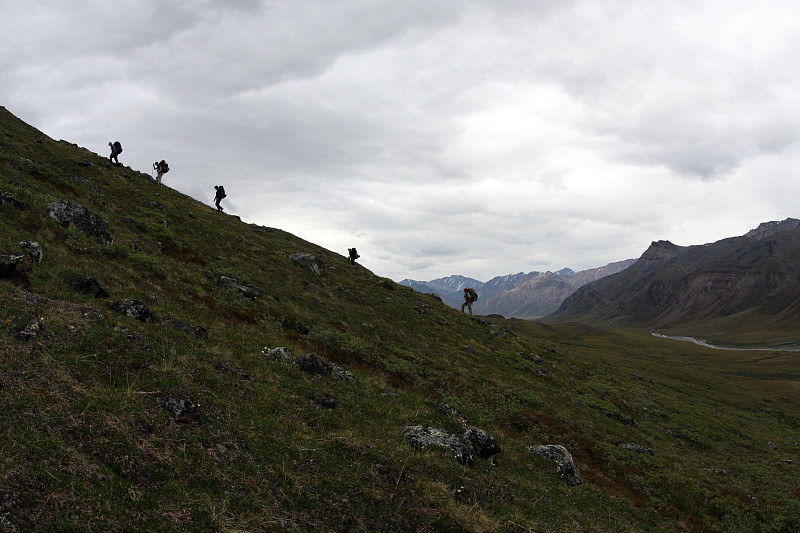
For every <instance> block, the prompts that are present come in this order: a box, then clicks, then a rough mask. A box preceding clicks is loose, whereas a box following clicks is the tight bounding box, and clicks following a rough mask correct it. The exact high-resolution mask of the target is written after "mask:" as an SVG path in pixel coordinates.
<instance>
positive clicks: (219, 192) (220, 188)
mask: <svg viewBox="0 0 800 533" xmlns="http://www.w3.org/2000/svg"><path fill="white" fill-rule="evenodd" d="M214 189H216V191H217V194H216V196H214V203H215V204H216V206H217V211H222V206H221V205H219V203H220V202H221V201H222V199H223V198H225V197H226V196H227V194H225V187H223V186H222V185H214Z"/></svg>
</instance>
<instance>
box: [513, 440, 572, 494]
mask: <svg viewBox="0 0 800 533" xmlns="http://www.w3.org/2000/svg"><path fill="white" fill-rule="evenodd" d="M525 451H526V452H528V453H532V454H534V455H538V456H539V457H542V458H544V459H547V460H548V461H553V462H554V463H555V464H556V468H557V470H558V473H559V474H560V475H561V479H562V480H564V483H566V484H567V485H570V486H575V485H580V484H581V483H582V481H581V473H580V470H578V465H577V464H575V460H574V459H573V458H572V454H570V453H569V451H567V449H566V448H564V447H563V446H562V445H560V444H542V445H539V446H528V447H526V448H525Z"/></svg>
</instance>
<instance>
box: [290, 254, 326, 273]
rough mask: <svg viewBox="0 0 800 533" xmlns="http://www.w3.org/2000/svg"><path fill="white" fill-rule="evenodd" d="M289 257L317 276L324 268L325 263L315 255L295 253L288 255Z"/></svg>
mask: <svg viewBox="0 0 800 533" xmlns="http://www.w3.org/2000/svg"><path fill="white" fill-rule="evenodd" d="M289 259H291V260H292V261H294V262H295V263H297V264H298V265H300V266H301V267H303V268H307V269H309V270H310V271H311V272H313V273H314V274H316V275H317V276H321V275H322V272H323V271H324V270H325V263H323V262H322V260H321V259H319V258H318V257H316V256H313V255H311V254H307V253H297V254H292V255H290V256H289Z"/></svg>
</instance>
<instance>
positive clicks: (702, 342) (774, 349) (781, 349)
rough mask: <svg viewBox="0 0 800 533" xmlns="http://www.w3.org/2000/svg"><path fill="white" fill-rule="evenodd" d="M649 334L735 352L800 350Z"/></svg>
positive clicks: (799, 349) (792, 347) (797, 347)
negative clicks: (713, 342)
mask: <svg viewBox="0 0 800 533" xmlns="http://www.w3.org/2000/svg"><path fill="white" fill-rule="evenodd" d="M650 335H652V336H653V337H658V338H660V339H669V340H673V341H687V342H693V343H695V344H699V345H700V346H705V347H706V348H713V349H714V350H731V351H736V352H800V346H785V347H782V348H777V347H769V346H753V347H751V348H741V347H735V346H718V345H716V344H711V343H709V342H706V341H704V340H703V339H696V338H694V337H670V336H668V335H663V334H661V333H656V332H654V331H651V332H650Z"/></svg>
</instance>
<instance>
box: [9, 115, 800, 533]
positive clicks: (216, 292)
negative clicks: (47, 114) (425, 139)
mask: <svg viewBox="0 0 800 533" xmlns="http://www.w3.org/2000/svg"><path fill="white" fill-rule="evenodd" d="M123 141H124V142H125V144H126V146H132V145H133V144H134V143H135V142H136V140H135V139H123ZM101 149H102V151H104V152H105V147H101ZM106 153H107V152H106ZM122 155H123V156H124V154H122ZM120 159H123V160H124V158H123V157H120ZM167 159H169V158H167ZM179 171H180V170H179V169H176V168H173V172H179ZM198 179H200V178H198ZM169 185H170V184H169V183H165V184H164V186H163V187H159V186H158V185H157V184H156V183H155V182H154V180H153V178H152V177H151V176H150V175H148V174H147V173H143V172H139V171H137V170H135V169H133V168H130V167H127V166H123V165H116V164H111V163H110V162H109V159H108V157H104V156H103V155H99V154H97V153H94V152H92V151H91V150H88V149H86V148H81V147H79V146H77V145H74V144H72V143H70V142H67V141H55V140H53V139H52V138H50V137H48V136H47V135H45V134H44V133H42V132H40V131H38V130H36V129H35V128H33V127H31V126H29V125H27V124H25V123H24V122H22V121H20V120H19V119H17V118H16V117H14V116H13V115H12V114H11V113H9V112H8V111H7V110H6V109H5V108H3V107H0V531H2V532H3V533H5V532H21V531H26V532H27V531H43V532H44V531H48V532H49V531H81V532H82V531H103V532H112V533H120V532H127V531H158V532H173V531H174V532H181V533H183V532H206V531H214V532H216V531H219V532H234V531H248V532H249V531H252V532H273V531H297V532H300V531H302V532H306V531H308V532H312V531H313V532H343V531H347V532H362V531H392V532H394V531H397V532H412V531H413V532H437V531H454V532H455V531H459V532H462V531H463V532H474V533H477V532H481V533H501V532H507V531H552V532H567V531H619V532H621V533H628V532H640V531H674V532H678V531H798V530H800V513H798V512H797V511H798V502H797V494H796V486H797V483H796V477H797V476H796V471H795V470H794V467H793V466H792V465H793V464H796V463H797V461H798V451H797V450H798V449H800V448H798V443H799V442H800V422H799V421H800V408H798V407H797V402H796V401H793V399H794V397H795V396H794V393H795V392H796V371H797V366H796V357H794V355H795V354H790V355H791V356H792V357H781V356H780V355H771V356H770V357H757V358H754V357H752V355H751V354H746V356H743V357H741V358H740V357H739V356H738V354H736V353H733V352H730V353H732V354H734V355H732V356H731V355H729V357H730V358H729V359H724V360H722V361H720V359H721V358H719V357H717V356H716V354H713V355H712V356H710V355H709V350H708V349H707V348H702V347H699V346H694V345H688V347H684V346H677V345H678V344H679V343H676V342H672V341H665V340H663V339H657V338H655V337H653V336H650V335H649V334H648V333H647V332H642V331H636V330H631V329H626V330H618V331H598V330H595V329H592V328H589V327H586V326H582V325H576V324H563V325H554V326H551V325H545V324H542V323H538V322H533V321H526V320H516V319H510V320H506V319H502V318H497V317H473V318H470V317H468V316H466V315H464V314H463V313H459V312H457V311H454V310H453V309H452V308H450V307H448V306H446V305H444V304H443V303H441V302H440V301H437V298H433V297H430V296H426V295H422V294H420V293H418V292H415V291H413V290H411V289H409V288H408V287H404V286H401V285H398V284H395V283H393V282H392V281H391V280H389V279H386V278H382V277H379V276H376V275H375V274H373V273H372V272H370V271H369V270H368V269H366V268H364V267H363V266H362V265H355V266H353V265H351V264H350V263H349V261H348V260H347V258H346V257H344V256H343V255H341V254H338V253H335V252H332V251H330V250H326V249H325V248H323V247H321V246H318V245H315V244H313V243H311V242H308V241H305V240H303V239H302V238H300V237H298V236H295V235H292V234H291V233H288V232H286V231H283V230H280V229H278V228H271V227H265V226H261V225H258V224H252V223H246V222H244V221H242V220H240V219H239V218H238V217H236V216H235V215H232V214H230V213H229V212H227V211H226V212H219V211H217V210H216V209H214V208H213V207H212V206H210V205H206V204H204V203H202V202H200V201H198V200H196V199H194V198H191V197H189V196H187V195H185V194H182V193H180V192H179V191H176V190H174V189H172V188H171V187H170V186H169ZM209 185H210V184H209ZM562 274H563V275H565V276H566V277H569V278H571V277H575V276H574V275H573V274H574V273H572V274H570V273H568V272H562ZM512 278H513V277H512ZM450 282H451V283H452V284H454V285H453V286H454V287H456V288H457V287H458V284H459V283H461V282H463V280H457V279H452V280H450ZM496 284H497V285H502V280H500V279H498V280H497V281H496ZM481 290H483V289H481ZM681 344H686V343H681ZM765 359H766V360H767V361H764V360H765ZM687 361H688V362H690V363H691V364H688V365H687V364H686V362H687ZM732 363H735V364H732ZM701 382H702V384H703V387H695V386H694V385H696V384H697V383H701ZM742 435H745V436H747V438H742ZM776 443H777V444H776ZM723 469H724V470H723ZM754 469H756V470H757V471H758V476H759V478H758V480H759V481H760V480H764V479H767V480H769V483H761V482H758V483H754V481H753V479H754V477H753V476H754V474H753V472H754V471H755V470H754ZM756 499H757V500H756ZM756 501H757V504H756V503H754V502H756Z"/></svg>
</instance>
